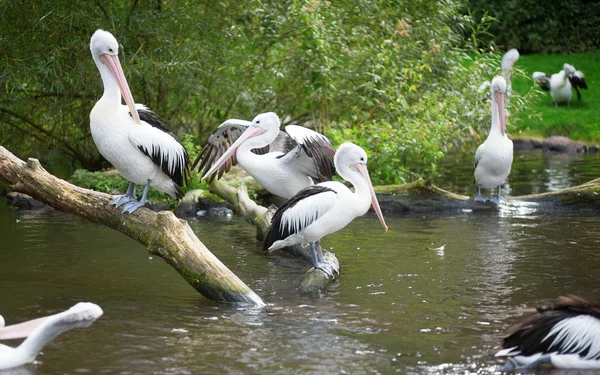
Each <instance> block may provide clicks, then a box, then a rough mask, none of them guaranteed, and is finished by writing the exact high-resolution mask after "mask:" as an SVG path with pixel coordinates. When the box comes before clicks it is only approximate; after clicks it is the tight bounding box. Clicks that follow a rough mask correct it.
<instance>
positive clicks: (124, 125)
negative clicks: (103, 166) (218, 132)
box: [90, 30, 189, 213]
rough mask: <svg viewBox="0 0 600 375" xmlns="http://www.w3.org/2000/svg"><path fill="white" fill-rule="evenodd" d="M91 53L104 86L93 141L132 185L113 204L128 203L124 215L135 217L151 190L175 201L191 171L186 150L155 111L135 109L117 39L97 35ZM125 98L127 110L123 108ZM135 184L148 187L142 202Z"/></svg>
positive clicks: (96, 110) (93, 117) (139, 106)
mask: <svg viewBox="0 0 600 375" xmlns="http://www.w3.org/2000/svg"><path fill="white" fill-rule="evenodd" d="M90 50H91V51H92V57H93V58H94V62H95V63H96V66H97V67H98V70H99V71H100V75H101V76H102V82H103V83H104V94H103V95H102V98H100V100H98V102H97V103H96V105H95V106H94V108H93V109H92V112H91V113H90V128H91V131H92V137H93V138H94V142H95V143H96V147H98V151H100V154H102V156H104V157H105V158H106V160H108V161H109V162H110V163H111V164H112V165H113V166H114V167H115V168H117V171H119V173H120V174H121V176H123V177H125V178H126V179H127V180H129V182H130V183H129V188H128V189H127V193H125V195H122V196H119V197H117V198H116V199H114V200H113V201H112V204H114V205H116V206H117V207H118V206H121V205H123V204H125V207H124V209H123V212H128V213H133V212H134V211H135V210H137V209H138V208H139V207H142V206H143V205H144V204H145V203H146V198H147V196H148V190H149V189H150V186H154V187H155V188H156V189H157V190H158V191H161V192H163V193H166V194H168V195H169V196H171V198H173V199H179V198H181V197H182V196H183V192H182V191H181V186H182V185H183V183H184V180H185V179H186V177H187V174H188V172H189V171H188V164H189V159H188V154H187V152H186V150H185V148H184V147H183V146H182V145H181V143H179V142H178V141H177V140H176V139H175V136H174V135H173V134H172V133H171V132H169V130H168V129H167V128H166V127H165V125H164V124H163V123H162V122H161V120H160V118H159V117H158V116H157V115H156V114H155V113H154V112H152V111H150V110H148V108H146V107H145V106H144V105H142V104H134V101H133V96H132V95H131V91H130V90H129V86H128V85H127V80H126V79H125V75H124V73H123V69H122V68H121V64H120V62H119V55H118V54H119V43H118V42H117V40H116V39H115V37H114V36H113V35H112V34H111V33H109V32H107V31H104V30H97V31H96V32H95V33H94V35H92V40H91V42H90ZM121 96H123V99H125V102H126V103H127V105H122V104H121ZM135 184H138V185H145V188H144V193H143V195H142V199H141V200H140V201H139V202H138V201H137V200H136V198H135V194H134V193H135V192H134V189H135Z"/></svg>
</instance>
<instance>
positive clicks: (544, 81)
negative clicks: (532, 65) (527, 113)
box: [531, 72, 550, 91]
mask: <svg viewBox="0 0 600 375" xmlns="http://www.w3.org/2000/svg"><path fill="white" fill-rule="evenodd" d="M531 78H532V79H533V80H534V81H535V83H537V84H538V86H540V88H541V89H542V90H544V91H549V90H550V77H549V76H548V75H547V74H546V73H542V72H534V73H533V75H532V76H531Z"/></svg>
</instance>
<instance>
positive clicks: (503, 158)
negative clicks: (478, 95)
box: [475, 77, 513, 204]
mask: <svg viewBox="0 0 600 375" xmlns="http://www.w3.org/2000/svg"><path fill="white" fill-rule="evenodd" d="M505 92H506V80H505V79H504V78H503V77H496V78H494V79H493V80H492V87H491V93H492V126H491V128H490V132H489V134H488V137H487V139H486V140H485V142H483V144H481V145H480V146H479V147H478V148H477V152H476V153H475V183H476V184H477V196H476V197H475V201H477V202H484V201H486V199H485V198H483V197H482V196H481V189H482V188H483V189H494V188H496V187H497V188H498V195H497V196H496V197H493V198H491V199H490V200H491V201H492V202H493V203H495V204H500V203H502V202H504V198H502V196H501V194H500V193H501V190H502V183H503V182H504V180H506V178H507V177H508V175H509V174H510V168H511V166H512V161H513V143H512V141H511V140H510V139H508V136H507V135H506V113H505V110H504V93H505Z"/></svg>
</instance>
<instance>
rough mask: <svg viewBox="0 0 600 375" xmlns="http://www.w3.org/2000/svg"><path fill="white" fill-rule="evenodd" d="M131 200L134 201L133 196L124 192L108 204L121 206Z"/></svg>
mask: <svg viewBox="0 0 600 375" xmlns="http://www.w3.org/2000/svg"><path fill="white" fill-rule="evenodd" d="M131 201H135V198H134V197H132V196H130V195H127V194H124V195H119V196H118V197H116V198H115V199H113V200H112V202H110V204H112V205H113V206H117V207H119V206H122V205H124V204H125V203H128V202H131ZM136 202H137V201H136Z"/></svg>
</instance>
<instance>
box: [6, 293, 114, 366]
mask: <svg viewBox="0 0 600 375" xmlns="http://www.w3.org/2000/svg"><path fill="white" fill-rule="evenodd" d="M102 313H103V312H102V309H101V308H100V306H98V305H96V304H93V303H90V302H80V303H78V304H76V305H75V306H73V307H71V308H70V309H69V310H67V311H63V312H61V313H58V314H54V315H49V316H46V317H43V318H38V319H34V320H30V321H27V322H24V323H20V324H15V325H12V326H8V327H4V319H3V318H2V317H1V316H0V340H12V339H19V338H26V339H25V341H23V342H22V343H21V345H19V346H18V347H16V348H11V347H9V346H6V345H2V344H0V370H6V369H10V368H13V367H18V366H21V365H24V364H26V363H32V362H33V361H34V360H35V357H36V356H37V355H38V353H39V352H40V350H42V348H44V346H46V344H48V343H49V342H50V341H52V340H54V339H55V338H56V337H57V336H58V335H60V334H61V333H63V332H66V331H69V330H71V329H73V328H78V327H89V326H90V325H91V324H92V323H93V322H94V321H95V320H96V319H98V318H99V317H100V316H102Z"/></svg>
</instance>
